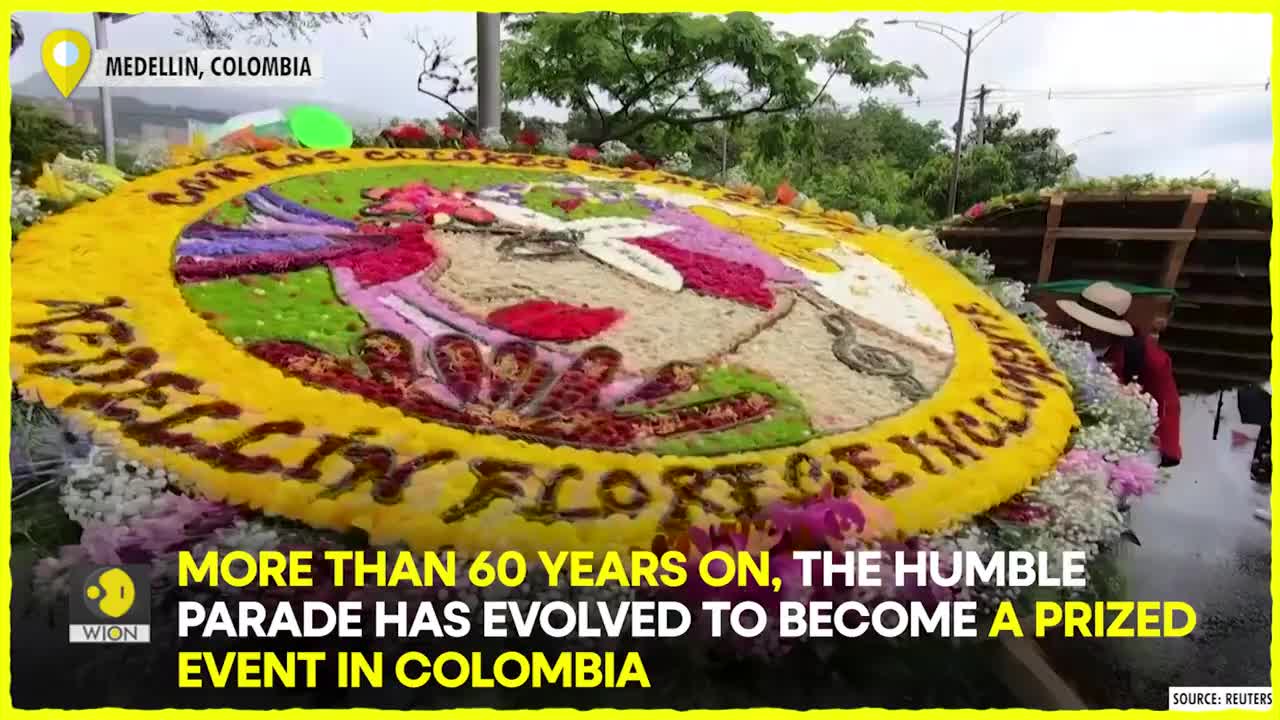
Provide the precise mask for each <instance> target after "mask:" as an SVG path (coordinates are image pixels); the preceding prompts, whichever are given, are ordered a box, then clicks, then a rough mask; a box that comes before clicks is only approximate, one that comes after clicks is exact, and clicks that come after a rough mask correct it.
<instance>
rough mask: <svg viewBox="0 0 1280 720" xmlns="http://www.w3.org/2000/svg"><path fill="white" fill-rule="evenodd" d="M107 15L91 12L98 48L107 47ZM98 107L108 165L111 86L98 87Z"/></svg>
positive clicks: (112, 144) (112, 146) (112, 160)
mask: <svg viewBox="0 0 1280 720" xmlns="http://www.w3.org/2000/svg"><path fill="white" fill-rule="evenodd" d="M107 17H108V13H99V12H96V13H94V14H93V40H94V44H95V45H97V46H98V47H97V49H98V50H106V49H107ZM98 109H99V110H100V111H101V112H102V149H103V151H104V153H103V155H104V157H103V161H104V162H106V164H108V165H112V166H114V165H115V164H116V117H115V114H114V113H113V112H112V111H111V88H108V87H106V86H103V87H99V88H98Z"/></svg>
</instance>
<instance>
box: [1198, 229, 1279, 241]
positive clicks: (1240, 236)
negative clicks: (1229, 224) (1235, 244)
mask: <svg viewBox="0 0 1280 720" xmlns="http://www.w3.org/2000/svg"><path fill="white" fill-rule="evenodd" d="M1196 239H1197V240H1214V241H1231V240H1237V241H1240V242H1261V243H1269V242H1271V231H1270V230H1243V229H1237V228H1220V229H1213V228H1202V229H1200V230H1198V231H1196Z"/></svg>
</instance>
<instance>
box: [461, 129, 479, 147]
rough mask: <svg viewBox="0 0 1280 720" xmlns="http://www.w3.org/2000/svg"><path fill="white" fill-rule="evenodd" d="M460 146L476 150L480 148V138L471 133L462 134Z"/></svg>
mask: <svg viewBox="0 0 1280 720" xmlns="http://www.w3.org/2000/svg"><path fill="white" fill-rule="evenodd" d="M462 146H463V147H465V148H466V149H468V150H478V149H479V148H480V139H479V138H477V137H476V136H475V135H472V134H471V133H467V134H466V135H463V136H462Z"/></svg>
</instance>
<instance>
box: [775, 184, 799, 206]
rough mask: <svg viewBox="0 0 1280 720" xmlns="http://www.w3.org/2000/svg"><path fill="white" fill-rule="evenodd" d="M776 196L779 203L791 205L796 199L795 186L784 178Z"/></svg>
mask: <svg viewBox="0 0 1280 720" xmlns="http://www.w3.org/2000/svg"><path fill="white" fill-rule="evenodd" d="M774 198H775V199H776V200H777V202H778V204H779V205H790V204H791V202H792V201H793V200H795V199H796V191H795V188H793V187H791V183H789V182H787V181H786V180H783V181H782V183H781V184H780V185H778V189H777V190H776V191H775V192H774Z"/></svg>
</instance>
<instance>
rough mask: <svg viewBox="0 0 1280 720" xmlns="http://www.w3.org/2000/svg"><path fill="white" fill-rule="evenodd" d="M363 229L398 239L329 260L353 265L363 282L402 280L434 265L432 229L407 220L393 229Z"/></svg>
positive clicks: (375, 283) (358, 278) (350, 266)
mask: <svg viewBox="0 0 1280 720" xmlns="http://www.w3.org/2000/svg"><path fill="white" fill-rule="evenodd" d="M360 230H361V232H368V233H371V234H372V233H377V234H390V235H391V236H392V237H394V238H395V244H394V245H392V246H391V247H390V248H388V249H385V250H376V251H373V252H364V253H359V254H357V255H347V256H344V257H341V258H337V259H336V260H331V261H330V262H329V265H331V266H333V267H345V268H351V271H352V272H353V273H354V274H355V277H356V280H357V281H358V282H359V283H360V284H361V285H364V286H366V287H367V286H369V285H380V284H382V283H386V282H391V281H393V280H399V279H400V278H404V277H408V276H410V275H412V274H414V273H416V272H420V271H422V270H425V269H427V268H429V267H431V264H432V263H434V262H435V261H436V257H437V252H436V249H435V247H434V246H432V245H431V244H430V243H428V242H427V239H426V238H427V235H428V234H429V233H430V229H429V228H427V227H426V226H424V225H418V224H416V223H408V224H404V225H397V226H395V227H392V228H382V227H377V226H372V225H366V226H362V227H361V228H360Z"/></svg>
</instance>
